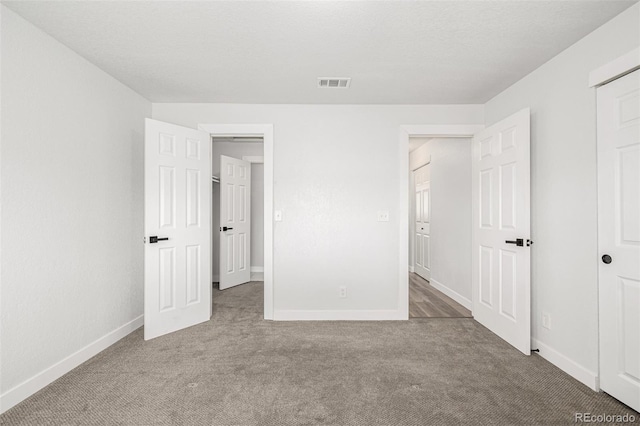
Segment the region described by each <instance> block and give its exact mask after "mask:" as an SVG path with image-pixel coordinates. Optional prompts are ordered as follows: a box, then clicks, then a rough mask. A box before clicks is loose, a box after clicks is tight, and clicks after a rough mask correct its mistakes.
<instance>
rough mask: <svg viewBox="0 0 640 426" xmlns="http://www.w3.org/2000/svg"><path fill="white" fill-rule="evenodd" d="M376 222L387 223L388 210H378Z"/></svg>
mask: <svg viewBox="0 0 640 426" xmlns="http://www.w3.org/2000/svg"><path fill="white" fill-rule="evenodd" d="M378 222H389V210H378Z"/></svg>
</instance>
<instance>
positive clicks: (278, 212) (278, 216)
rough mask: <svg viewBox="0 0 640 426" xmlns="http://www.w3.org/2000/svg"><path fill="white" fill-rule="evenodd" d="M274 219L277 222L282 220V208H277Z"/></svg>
mask: <svg viewBox="0 0 640 426" xmlns="http://www.w3.org/2000/svg"><path fill="white" fill-rule="evenodd" d="M273 220H275V221H276V222H282V210H276V211H274V212H273Z"/></svg>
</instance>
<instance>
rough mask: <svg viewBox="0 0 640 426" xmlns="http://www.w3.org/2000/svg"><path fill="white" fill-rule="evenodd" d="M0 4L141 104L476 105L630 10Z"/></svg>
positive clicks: (583, 6)
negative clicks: (345, 84)
mask: <svg viewBox="0 0 640 426" xmlns="http://www.w3.org/2000/svg"><path fill="white" fill-rule="evenodd" d="M3 3H4V4H5V5H7V6H8V7H9V8H11V9H12V10H14V11H15V12H17V13H18V14H20V15H22V16H23V17H25V18H26V19H27V20H29V21H31V22H32V23H33V24H35V25H36V26H38V27H40V28H42V29H43V30H44V31H46V32H47V33H49V34H50V35H52V36H53V37H54V38H56V39H58V40H59V41H61V42H62V43H64V44H66V45H67V46H69V47H70V48H71V49H73V50H75V51H76V52H78V53H79V54H80V55H82V56H84V57H85V58H87V59H88V60H89V61H91V62H93V63H95V64H96V65H97V66H99V67H100V68H102V69H103V70H105V71H106V72H108V73H109V74H111V75H113V76H114V77H115V78H117V79H118V80H120V81H122V82H123V83H124V84H126V85H128V86H129V87H131V88H132V89H134V90H135V91H137V92H138V93H140V94H142V95H143V96H145V97H146V98H147V99H149V100H151V101H153V102H230V103H329V104H344V103H347V104H456V103H483V102H485V101H487V100H488V99H490V98H491V97H493V96H494V95H496V94H497V93H499V92H500V91H502V90H503V89H505V88H506V87H508V86H509V85H511V84H512V83H514V82H515V81H517V80H519V79H520V78H522V77H523V76H525V75H526V74H528V73H529V72H531V71H532V70H534V69H535V68H537V67H538V66H540V65H541V64H542V63H544V62H546V61H547V60H549V59H550V58H552V57H553V56H555V55H556V54H557V53H559V52H560V51H562V50H563V49H565V48H567V47H568V46H570V45H571V44H573V43H574V42H576V41H577V40H579V39H580V38H582V37H583V36H585V35H586V34H588V33H589V32H591V31H593V30H594V29H595V28H597V27H598V26H600V25H602V24H603V23H604V22H606V21H607V20H609V19H611V18H612V17H613V16H615V15H617V14H618V13H620V12H622V11H623V10H624V9H626V8H628V7H630V6H631V5H632V4H633V3H635V1H593V0H591V1H585V0H582V1H558V0H556V1H524V0H512V1H339V2H335V1H300V2H293V1H284V2H282V1H279V2H271V1H259V2H244V1H175V2H174V1H4V2H3ZM317 77H351V78H352V81H351V88H350V89H346V90H341V89H336V90H330V89H318V88H317V87H316V85H317V81H316V78H317Z"/></svg>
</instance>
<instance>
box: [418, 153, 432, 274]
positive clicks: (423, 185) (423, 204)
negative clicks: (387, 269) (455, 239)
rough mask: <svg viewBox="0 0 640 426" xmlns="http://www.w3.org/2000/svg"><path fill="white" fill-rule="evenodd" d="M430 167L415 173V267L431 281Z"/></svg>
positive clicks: (422, 168)
mask: <svg viewBox="0 0 640 426" xmlns="http://www.w3.org/2000/svg"><path fill="white" fill-rule="evenodd" d="M429 168H430V166H429V164H427V165H426V166H423V167H421V168H419V169H417V170H416V171H415V172H414V173H415V183H416V184H415V200H416V223H415V236H414V241H415V249H414V256H415V262H414V263H415V266H414V270H415V272H416V274H418V275H420V276H421V277H422V278H424V279H426V280H429V279H431V181H430V170H429Z"/></svg>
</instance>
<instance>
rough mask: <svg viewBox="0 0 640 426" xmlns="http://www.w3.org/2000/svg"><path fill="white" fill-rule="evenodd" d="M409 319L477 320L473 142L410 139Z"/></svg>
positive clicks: (450, 139) (455, 139) (467, 139)
mask: <svg viewBox="0 0 640 426" xmlns="http://www.w3.org/2000/svg"><path fill="white" fill-rule="evenodd" d="M408 155H409V166H410V167H409V169H410V176H409V194H410V197H409V204H410V205H409V213H410V215H409V216H410V217H409V221H408V222H409V235H410V237H409V272H410V273H409V317H410V318H468V317H471V316H472V314H471V305H472V302H471V250H470V247H471V140H470V138H443V137H410V138H409V153H408Z"/></svg>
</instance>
